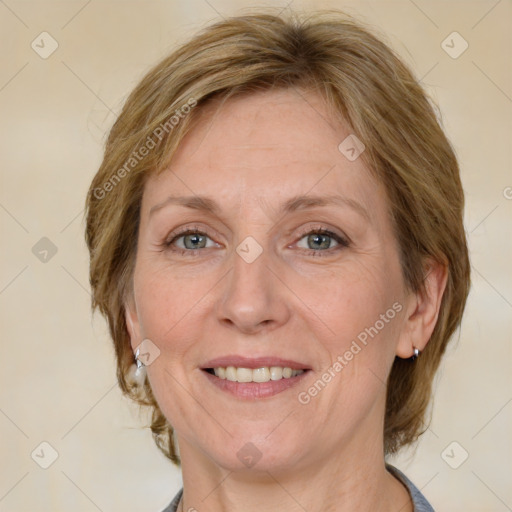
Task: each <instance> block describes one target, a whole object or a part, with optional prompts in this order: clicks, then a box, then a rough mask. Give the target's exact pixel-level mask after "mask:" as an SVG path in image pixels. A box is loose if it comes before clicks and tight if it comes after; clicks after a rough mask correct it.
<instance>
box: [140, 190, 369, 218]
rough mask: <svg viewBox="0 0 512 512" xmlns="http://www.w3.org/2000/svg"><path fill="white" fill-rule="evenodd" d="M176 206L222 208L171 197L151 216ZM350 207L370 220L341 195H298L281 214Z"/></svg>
mask: <svg viewBox="0 0 512 512" xmlns="http://www.w3.org/2000/svg"><path fill="white" fill-rule="evenodd" d="M170 204H175V205H178V206H183V207H186V208H190V209H193V210H200V211H205V212H208V213H212V214H214V215H218V214H220V212H221V208H220V206H219V205H218V203H217V202H216V201H215V200H214V199H212V198H211V197H207V196H196V195H194V196H169V197H168V198H167V199H165V200H164V201H162V202H161V203H158V204H156V205H155V206H153V207H152V208H151V209H150V210H149V215H150V216H151V215H152V214H153V213H155V212H157V211H158V210H161V209H162V208H164V207H166V206H168V205H170ZM332 205H335V206H348V207H349V208H351V209H352V210H354V211H355V212H356V213H358V214H359V215H361V216H362V217H364V218H365V219H366V220H368V221H369V220H370V215H369V214H368V212H367V210H366V209H365V208H364V207H363V206H362V205H361V204H360V203H358V202H357V201H355V200H354V199H351V198H349V197H343V196H340V195H327V196H314V195H298V196H294V197H291V198H290V199H288V200H287V201H286V202H285V203H283V205H282V206H281V208H280V213H291V212H294V211H297V210H304V209H307V208H314V207H316V206H332Z"/></svg>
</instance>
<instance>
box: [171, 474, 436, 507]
mask: <svg viewBox="0 0 512 512" xmlns="http://www.w3.org/2000/svg"><path fill="white" fill-rule="evenodd" d="M386 468H387V470H388V471H389V472H390V473H391V474H392V475H393V476H395V477H396V478H398V480H400V482H402V483H403V484H404V485H405V487H407V490H408V491H409V494H410V495H411V499H412V503H413V506H414V512H435V511H434V509H433V508H432V506H431V505H430V503H429V502H428V501H427V500H426V498H425V496H423V494H421V492H420V490H419V489H418V488H417V487H416V486H415V485H414V484H413V483H412V482H411V481H410V480H409V479H408V478H407V477H406V476H405V475H404V474H403V473H402V472H401V471H400V470H399V469H397V468H395V467H394V466H391V465H390V464H386ZM182 494H183V489H180V491H179V492H178V494H176V496H175V497H174V499H173V500H172V502H171V503H169V505H168V506H167V507H166V508H165V509H164V510H162V512H177V510H178V503H179V502H180V499H181V496H182Z"/></svg>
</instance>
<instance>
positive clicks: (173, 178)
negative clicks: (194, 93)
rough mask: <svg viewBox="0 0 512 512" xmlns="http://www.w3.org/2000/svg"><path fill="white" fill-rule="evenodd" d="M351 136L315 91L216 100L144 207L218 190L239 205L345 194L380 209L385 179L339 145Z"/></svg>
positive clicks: (154, 181)
mask: <svg viewBox="0 0 512 512" xmlns="http://www.w3.org/2000/svg"><path fill="white" fill-rule="evenodd" d="M349 135H351V130H350V127H349V126H348V125H347V124H345V123H343V122H342V121H341V120H339V119H335V118H334V116H332V114H330V113H329V111H328V108H327V105H326V103H325V101H324V100H323V98H321V97H320V96H318V95H316V94H314V93H311V92H305V91H299V90H293V89H286V90H277V91H264V92H258V93H254V94H250V95H245V96H241V97H236V98H232V99H229V100H227V101H226V102H222V101H214V102H212V103H211V104H209V105H207V106H205V107H203V108H202V110H201V111H200V112H199V117H198V119H196V120H195V125H194V127H193V128H192V129H191V130H190V132H189V133H188V134H187V135H186V136H185V137H184V139H183V140H182V141H181V143H180V145H179V147H178V150H177V151H176V153H175V154H174V156H173V159H172V161H171V165H170V167H169V169H167V170H165V171H163V172H162V173H161V174H160V175H153V176H151V177H150V179H149V180H148V182H147V184H146V190H145V193H144V196H145V200H144V201H143V203H144V204H143V207H145V208H146V209H147V208H151V207H152V206H154V204H156V203H158V202H160V201H163V200H165V198H166V196H168V195H169V194H170V193H172V194H173V195H176V194H183V195H191V194H198V195H204V194H206V195H213V196H215V197H218V198H219V201H220V202H224V201H223V199H225V200H226V201H225V203H226V204H234V202H236V203H237V204H238V207H239V208H240V207H242V206H243V205H244V204H246V205H250V204H251V203H252V202H253V201H257V202H258V204H260V205H261V204H262V203H269V204H271V203H273V202H274V201H275V202H277V203H280V202H282V201H284V200H286V199H287V198H288V197H292V196H296V195H301V194H302V195H303V194H307V193H309V192H314V193H315V195H318V194H323V193H324V194H325V193H329V194H330V195H332V194H333V193H337V192H339V193H340V194H342V195H343V196H344V197H349V198H352V199H354V200H357V201H359V202H361V203H363V204H365V205H366V207H367V209H370V210H373V209H374V207H375V206H376V205H375V204H374V202H375V201H376V200H378V199H379V198H378V197H377V196H379V195H380V196H382V190H380V189H381V187H380V185H379V183H377V182H376V181H375V179H374V178H373V176H371V174H370V173H369V171H368V169H367V168H366V167H365V165H364V163H363V160H362V158H358V159H356V160H354V161H350V160H348V159H347V158H346V156H345V155H344V154H343V153H342V152H340V150H339V149H338V146H339V145H340V143H341V142H342V141H343V140H345V139H346V138H347V137H348V136H349ZM372 196H373V199H372ZM372 205H373V207H372Z"/></svg>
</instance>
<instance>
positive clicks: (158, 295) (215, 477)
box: [126, 90, 446, 512]
mask: <svg viewBox="0 0 512 512" xmlns="http://www.w3.org/2000/svg"><path fill="white" fill-rule="evenodd" d="M350 133H351V132H350V129H349V127H348V126H347V125H345V124H343V123H341V122H340V121H337V120H334V119H332V118H331V117H330V116H329V114H328V111H327V108H326V106H325V104H324V102H323V100H322V99H321V98H320V97H319V96H316V95H315V94H314V93H312V92H307V91H303V92H301V93H300V94H299V93H298V91H293V90H279V91H267V92H261V93H260V92H258V93H256V94H252V95H249V96H246V97H241V98H237V99H232V100H229V101H227V102H225V103H224V104H222V105H220V104H217V103H213V104H211V105H209V106H208V107H206V109H205V110H204V111H203V112H202V113H201V119H200V120H199V122H198V124H197V125H196V126H195V127H194V128H193V130H192V131H191V132H189V134H188V135H187V136H186V137H185V139H184V140H183V142H182V144H181V145H180V147H179V150H178V151H177V153H176V154H175V156H174V158H173V161H172V163H171V166H170V168H169V169H167V170H165V171H164V172H163V173H161V174H160V175H158V176H157V175H153V176H151V177H150V178H149V179H148V181H147V183H146V185H145V189H144V194H143V200H142V207H141V222H140V229H139V238H138V249H137V259H136V265H135V271H134V291H133V296H132V297H131V298H130V300H128V301H127V303H126V316H127V321H128V322H127V323H128V325H129V330H130V335H131V343H132V348H133V349H134V350H135V348H136V347H137V346H138V345H139V343H140V342H141V341H142V340H143V339H146V338H148V339H150V340H151V341H152V342H153V343H154V344H155V345H156V346H157V347H158V348H159V350H160V355H159V356H158V357H157V358H156V359H155V360H154V362H152V364H150V365H149V366H148V367H147V371H148V378H149V381H150V383H151V387H152V389H153V392H154V394H155V396H156V399H157V401H158V403H159V405H160V408H161V409H162V411H163V413H164V414H165V415H166V417H167V418H168V420H169V421H170V423H171V424H172V425H173V427H174V429H175V432H176V436H177V439H178V443H179V447H180V453H181V457H182V470H183V481H184V502H183V503H182V504H181V506H182V510H190V508H192V507H193V508H194V509H196V510H197V511H199V512H203V511H240V510H244V511H247V512H252V511H254V512H256V511H258V512H259V511H261V510H280V511H285V512H287V511H302V510H304V509H305V510H308V511H309V512H317V511H323V512H325V511H337V512H341V511H349V510H350V511H353V510H368V511H370V510H371V511H398V510H400V511H401V512H405V511H407V510H409V511H412V504H411V502H410V498H409V495H408V493H407V490H406V489H405V488H404V487H403V486H402V484H401V483H399V481H398V480H396V479H395V478H394V477H392V476H391V475H390V474H389V473H388V472H387V471H386V469H385V466H384V454H383V434H382V427H383V418H384V412H385V382H386V378H387V376H388V374H389V372H390V369H391V365H392V363H393V360H394V358H395V356H399V357H403V358H409V357H411V356H412V354H413V347H417V348H419V349H420V350H422V349H423V348H424V347H425V345H426V343H427V342H428V340H429V338H430V335H431V333H432V331H433V329H434V326H435V323H436V321H437V317H438V312H439V306H440V302H441V297H442V294H443V291H444V287H445V284H446V271H445V269H444V268H443V267H441V266H439V265H436V264H434V263H433V262H430V264H431V270H430V273H429V274H428V276H427V278H426V279H427V282H426V284H427V286H426V290H427V291H426V293H423V294H414V293H410V292H409V291H408V290H407V289H406V287H405V284H404V280H403V277H402V273H401V268H400V264H399V258H398V246H397V242H396V239H395V237H394V234H393V230H392V225H391V220H390V218H389V215H388V203H387V198H386V194H385V191H384V188H383V186H382V185H381V184H380V183H378V182H377V181H375V179H374V178H373V177H372V176H371V175H370V173H369V172H368V170H367V169H366V167H365V165H364V163H363V161H362V159H361V158H358V159H356V160H355V161H353V162H351V161H349V160H348V159H347V158H346V157H345V156H344V155H343V154H342V153H341V152H340V151H339V150H338V145H339V144H340V142H341V141H343V140H344V139H345V138H346V137H347V136H348V135H349V134H350ZM333 194H336V195H339V196H343V197H345V198H350V199H351V200H353V201H357V202H358V203H359V204H360V205H361V206H362V207H363V208H364V209H365V210H366V214H367V218H366V217H365V216H364V215H362V214H360V213H358V212H357V211H356V210H354V209H352V208H350V207H347V206H344V205H330V206H315V207H309V208H303V209H299V210H297V211H294V212H289V213H281V212H280V207H281V205H282V204H283V203H284V202H285V201H286V200H288V199H289V198H291V197H293V196H296V195H306V196H312V195H319V196H323V195H333ZM170 195H176V196H189V195H199V196H203V195H204V196H209V197H211V198H213V199H214V200H216V201H217V202H218V203H219V206H220V212H218V213H217V214H212V213H209V212H204V211H200V210H195V209H191V208H187V207H184V206H181V205H176V204H170V203H168V204H165V205H164V206H162V203H165V201H166V199H167V198H168V197H169V196H170ZM155 207H157V208H156V210H155V211H154V212H153V213H152V214H151V215H150V211H151V209H154V208H155ZM181 227H190V228H197V229H198V230H199V231H201V232H202V233H204V234H205V235H207V237H208V238H207V239H206V240H207V243H206V246H205V247H204V248H199V249H184V245H183V244H184V242H185V239H184V238H183V237H182V238H179V239H175V240H174V243H173V245H172V244H171V245H167V246H166V245H165V242H166V241H170V240H171V239H173V232H175V231H176V230H177V229H178V228H181ZM319 227H321V228H324V229H329V230H330V231H333V232H334V233H336V234H337V235H341V236H342V237H348V238H349V240H350V244H349V246H348V247H345V246H343V245H341V244H339V243H337V241H336V240H335V239H334V238H329V237H327V238H326V239H323V241H324V244H326V245H327V247H328V249H322V248H319V247H318V244H315V241H314V240H313V242H311V241H309V242H308V236H307V234H308V233H311V232H313V233H314V232H315V229H316V230H318V228H319ZM248 236H251V237H253V238H254V239H255V240H256V241H257V242H258V244H259V245H260V247H261V249H262V253H261V254H260V255H259V256H258V258H256V259H255V261H253V262H252V263H247V262H246V261H245V260H244V259H243V258H242V257H240V256H239V254H238V253H237V252H236V248H237V246H238V245H239V244H240V243H241V242H242V241H243V240H244V239H245V238H246V237H248ZM187 240H188V244H189V245H188V247H190V246H191V245H190V237H188V239H187ZM320 242H321V241H320ZM196 243H197V242H196ZM320 245H321V243H320ZM324 246H325V245H324ZM180 247H181V249H182V250H184V251H188V252H187V253H186V254H182V253H180V252H179V249H180ZM173 248H174V249H175V250H173ZM320 252H321V254H320ZM397 302H398V303H399V304H400V305H401V306H402V309H401V311H400V312H399V313H398V314H397V315H396V316H395V317H394V318H393V319H392V320H390V321H389V322H388V323H386V324H385V327H384V328H382V329H381V330H380V331H379V332H378V334H377V335H376V336H374V337H373V338H369V342H368V344H367V345H366V346H363V348H362V350H361V351H360V352H359V353H357V355H355V356H354V358H353V359H352V360H351V361H350V362H348V364H347V365H346V366H345V367H344V368H343V370H342V371H341V372H339V373H337V374H336V377H335V378H333V379H332V380H331V381H330V382H329V383H328V385H327V386H325V388H324V389H322V390H321V392H319V393H318V394H317V395H316V396H315V397H313V398H311V400H310V402H309V403H307V404H301V403H300V402H299V401H298V399H297V395H298V393H299V392H300V391H305V390H307V389H308V388H309V387H310V386H312V384H313V383H314V382H315V381H317V380H318V379H319V378H321V376H322V374H323V373H325V371H326V369H328V368H329V367H330V366H331V365H332V363H333V362H334V361H336V358H337V357H338V356H340V355H343V354H344V353H345V351H346V350H348V349H349V348H350V346H351V343H352V341H353V340H355V339H356V338H357V335H358V334H359V333H360V332H361V331H363V330H364V329H365V327H370V326H374V325H375V323H376V321H377V320H378V319H379V318H380V315H381V314H384V313H385V312H386V311H387V310H389V309H390V308H391V307H392V305H393V304H394V303H397ZM232 354H239V355H244V356H247V357H259V356H277V357H282V358H287V359H293V360H297V361H300V362H303V363H306V364H307V365H308V366H309V367H310V368H311V371H309V372H308V373H307V374H306V375H305V376H304V377H303V379H302V380H301V382H300V384H299V385H298V386H295V387H293V388H291V389H289V390H287V391H284V392H282V393H279V394H277V395H274V396H272V397H268V398H264V399H256V400H247V399H241V398H237V397H234V396H232V395H230V394H228V393H225V392H223V391H220V390H219V389H218V388H217V387H216V386H214V385H212V384H211V383H210V382H209V381H208V379H207V378H206V377H205V374H204V372H203V370H201V369H200V368H201V366H202V365H204V364H205V362H207V361H208V360H211V359H213V358H216V357H220V356H224V355H232ZM411 364H414V363H412V362H411ZM246 443H252V444H253V445H254V446H255V447H256V448H257V450H258V451H259V452H260V453H261V458H260V459H259V460H258V462H257V463H256V464H255V465H254V466H252V467H250V468H249V467H246V466H245V465H244V464H243V463H242V462H241V460H239V458H238V457H237V453H238V452H239V450H241V449H242V447H244V446H246ZM245 449H247V448H245Z"/></svg>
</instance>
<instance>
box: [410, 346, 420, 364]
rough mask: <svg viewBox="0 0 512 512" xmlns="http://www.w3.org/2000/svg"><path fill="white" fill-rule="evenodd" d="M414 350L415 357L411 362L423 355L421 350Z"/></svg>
mask: <svg viewBox="0 0 512 512" xmlns="http://www.w3.org/2000/svg"><path fill="white" fill-rule="evenodd" d="M413 349H414V352H413V355H412V357H411V361H414V360H415V359H418V357H419V355H420V354H421V351H420V349H419V348H416V347H413Z"/></svg>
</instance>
